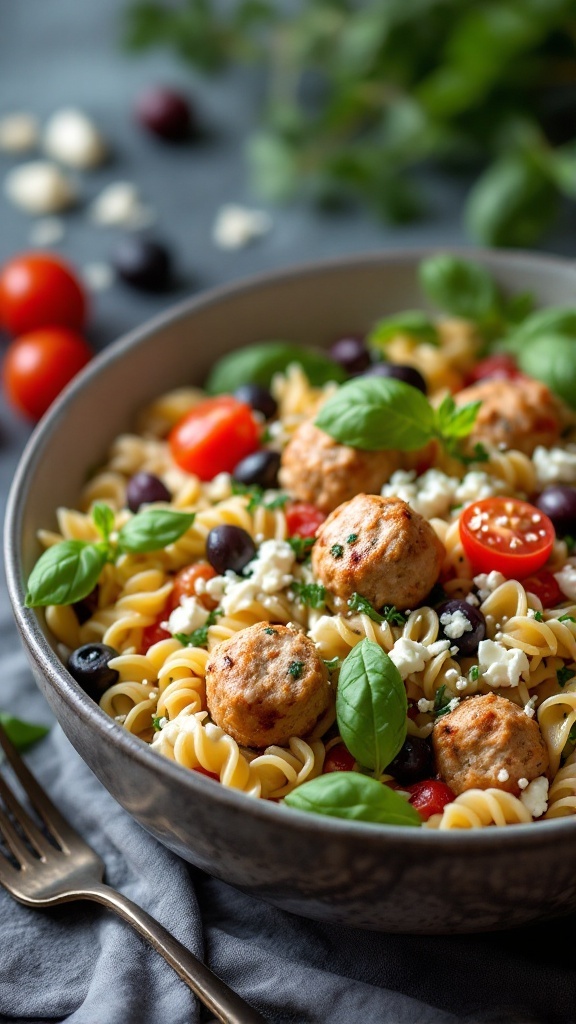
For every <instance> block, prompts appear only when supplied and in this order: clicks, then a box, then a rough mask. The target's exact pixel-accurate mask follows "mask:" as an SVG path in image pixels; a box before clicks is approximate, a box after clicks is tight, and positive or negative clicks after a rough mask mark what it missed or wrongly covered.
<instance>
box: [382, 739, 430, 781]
mask: <svg viewBox="0 0 576 1024" xmlns="http://www.w3.org/2000/svg"><path fill="white" fill-rule="evenodd" d="M433 768H434V760H433V757H432V749H431V747H430V744H429V743H428V742H427V740H423V739H421V738H420V737H419V736H407V737H406V739H405V740H404V744H403V746H402V747H401V749H400V750H399V751H398V753H397V754H396V757H395V758H394V760H393V761H391V762H390V764H389V765H388V767H387V768H386V773H387V774H389V775H393V776H394V778H395V779H396V782H399V783H400V785H401V786H409V785H411V783H413V782H420V780H421V779H428V778H430V776H431V775H432V772H433Z"/></svg>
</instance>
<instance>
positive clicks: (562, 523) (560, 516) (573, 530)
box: [534, 484, 576, 537]
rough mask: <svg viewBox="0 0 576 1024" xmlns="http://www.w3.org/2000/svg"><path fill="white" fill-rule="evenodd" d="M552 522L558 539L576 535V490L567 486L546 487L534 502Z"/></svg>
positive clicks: (552, 485)
mask: <svg viewBox="0 0 576 1024" xmlns="http://www.w3.org/2000/svg"><path fill="white" fill-rule="evenodd" d="M534 504H535V505H536V507H537V508H539V509H540V511H541V512H544V515H547V516H548V518H549V519H551V520H552V525H553V526H554V529H555V530H556V533H557V535H558V537H566V536H567V535H568V534H569V535H570V536H572V537H573V536H575V535H576V489H575V488H574V487H569V486H568V485H566V484H551V485H550V487H545V488H544V490H543V491H541V493H540V494H539V495H538V497H537V498H536V501H535V502H534Z"/></svg>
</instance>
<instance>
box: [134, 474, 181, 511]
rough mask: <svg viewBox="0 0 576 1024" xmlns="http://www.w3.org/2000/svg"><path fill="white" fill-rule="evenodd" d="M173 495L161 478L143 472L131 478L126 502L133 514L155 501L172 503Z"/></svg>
mask: <svg viewBox="0 0 576 1024" xmlns="http://www.w3.org/2000/svg"><path fill="white" fill-rule="evenodd" d="M171 497H172V495H171V494H170V491H169V490H168V488H167V487H166V485H165V484H164V483H162V480H160V479H159V477H157V476H155V475H154V473H146V472H145V471H144V470H142V471H141V472H140V473H135V474H134V476H131V477H130V479H129V481H128V484H127V485H126V501H127V503H128V508H129V509H130V511H131V512H137V511H138V509H139V508H140V506H141V505H149V504H151V503H152V502H154V501H170V499H171Z"/></svg>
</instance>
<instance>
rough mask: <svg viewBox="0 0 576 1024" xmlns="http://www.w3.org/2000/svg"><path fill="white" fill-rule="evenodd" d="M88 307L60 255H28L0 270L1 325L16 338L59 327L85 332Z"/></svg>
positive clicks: (17, 258)
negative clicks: (44, 328) (38, 329)
mask: <svg viewBox="0 0 576 1024" xmlns="http://www.w3.org/2000/svg"><path fill="white" fill-rule="evenodd" d="M86 305H87V303H86V293H85V291H84V288H83V287H82V285H81V283H80V281H79V280H78V278H77V276H76V274H75V273H74V271H73V269H72V268H71V267H69V266H68V264H67V263H65V262H64V261H63V260H61V259H60V258H59V257H57V256H50V255H48V254H47V253H39V252H34V253H29V252H26V253H22V254H21V255H20V256H15V257H14V259H12V260H9V261H8V262H7V263H5V264H4V266H3V267H2V269H1V270H0V323H2V325H3V327H4V328H5V329H6V330H7V331H8V332H9V333H10V334H12V335H19V334H26V333H27V332H28V331H33V330H35V329H36V328H37V327H53V326H55V325H58V326H63V327H70V328H71V329H72V330H75V331H81V330H82V329H83V327H84V324H85V322H86Z"/></svg>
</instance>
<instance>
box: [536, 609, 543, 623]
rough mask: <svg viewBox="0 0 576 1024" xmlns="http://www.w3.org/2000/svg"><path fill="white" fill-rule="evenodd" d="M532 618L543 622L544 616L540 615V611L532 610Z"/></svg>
mask: <svg viewBox="0 0 576 1024" xmlns="http://www.w3.org/2000/svg"><path fill="white" fill-rule="evenodd" d="M534 618H535V619H536V622H544V616H543V615H542V612H538V611H536V612H534Z"/></svg>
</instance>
